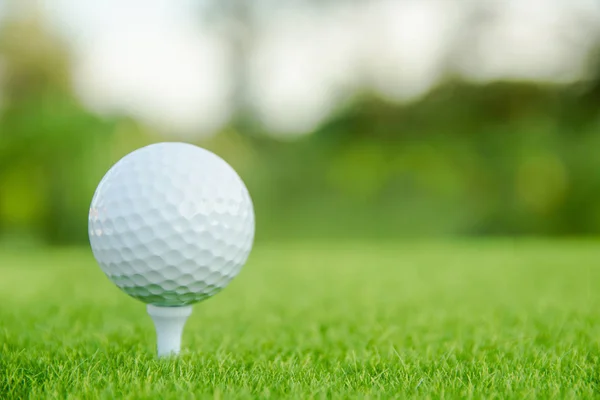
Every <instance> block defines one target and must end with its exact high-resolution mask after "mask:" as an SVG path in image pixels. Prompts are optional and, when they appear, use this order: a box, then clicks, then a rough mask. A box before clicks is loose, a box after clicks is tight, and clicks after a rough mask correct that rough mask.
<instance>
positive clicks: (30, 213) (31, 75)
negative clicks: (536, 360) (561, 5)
mask: <svg viewBox="0 0 600 400" xmlns="http://www.w3.org/2000/svg"><path fill="white" fill-rule="evenodd" d="M25 3H27V4H28V6H27V7H25V6H23V4H25ZM48 3H49V2H36V1H33V2H23V3H21V4H20V6H19V7H16V6H14V5H15V4H16V2H15V3H14V4H13V6H14V7H13V8H14V10H16V11H14V10H13V11H12V12H8V11H5V12H4V13H3V14H2V23H1V24H0V60H1V61H0V66H1V68H0V99H1V100H0V237H1V239H0V240H1V241H2V242H3V243H6V244H9V245H14V244H16V243H34V244H50V245H83V244H85V243H87V214H88V207H89V203H90V201H91V197H92V195H93V192H94V190H95V187H96V184H97V183H98V182H99V180H100V179H101V177H102V176H103V174H104V173H105V172H106V171H107V170H108V168H110V166H111V165H112V164H113V163H114V162H116V161H117V160H118V159H119V158H120V157H122V156H124V155H125V154H127V153H128V152H130V151H132V150H134V149H136V148H138V147H140V146H143V145H146V144H149V143H153V142H158V141H164V140H184V141H188V142H192V143H195V144H198V145H200V146H203V147H206V148H208V149H210V150H212V151H214V152H216V153H217V154H219V155H220V156H221V157H223V158H224V159H226V160H227V161H228V162H229V163H231V164H232V165H233V166H234V168H236V170H237V171H238V172H239V174H240V175H241V176H242V177H243V179H244V180H245V182H246V183H247V186H248V188H249V190H250V192H251V194H252V197H253V200H254V202H255V207H256V215H257V241H264V240H294V239H302V238H316V239H319V238H324V239H329V238H381V239H384V238H398V237H433V236H482V235H496V236H508V235H532V236H548V235H550V236H558V235H562V236H575V235H597V234H598V233H600V200H599V199H600V81H598V78H599V77H600V68H598V67H597V65H599V64H598V61H600V57H598V56H597V54H598V53H597V51H596V50H597V48H598V42H600V41H599V40H598V35H597V32H596V31H595V30H593V29H592V30H590V31H585V30H584V28H583V25H577V24H576V26H579V27H581V29H582V32H579V33H580V37H585V38H586V41H585V43H587V44H586V46H587V47H586V49H584V50H585V51H584V50H581V53H585V55H583V56H582V57H583V59H585V62H584V65H585V68H584V69H582V70H581V71H580V73H579V74H578V75H576V76H575V78H572V79H568V80H567V81H566V82H565V81H561V79H560V77H559V79H556V80H553V79H551V78H548V77H547V76H543V77H541V78H540V79H537V78H538V77H537V76H536V75H535V71H534V72H533V73H530V74H529V75H527V74H525V75H524V77H523V76H521V77H518V76H517V77H514V76H510V74H508V75H507V76H506V77H503V76H499V77H497V78H490V79H485V80H476V79H465V77H464V76H459V75H458V74H455V73H451V72H450V73H443V74H441V78H440V79H439V81H438V82H437V83H436V84H435V85H432V86H431V88H430V89H429V90H427V91H426V92H424V93H423V94H422V95H421V96H419V97H418V98H415V99H414V100H411V101H399V100H397V99H390V98H389V96H383V95H381V93H378V92H377V91H375V90H372V88H371V89H369V88H368V87H364V86H363V87H361V89H360V90H354V91H353V92H352V95H351V96H347V97H346V98H345V99H344V100H342V101H340V102H338V103H336V105H335V107H333V108H332V109H331V110H330V112H328V113H327V117H326V118H323V119H322V120H321V121H320V122H319V123H318V124H314V125H313V126H311V128H310V129H309V131H308V132H303V133H302V134H296V135H283V134H278V133H279V132H278V131H277V129H273V128H269V127H268V126H265V124H262V123H261V121H260V118H259V117H257V114H256V113H253V112H252V110H251V107H250V109H248V108H244V107H243V106H241V107H239V110H236V112H235V113H234V114H232V115H231V117H230V118H228V119H227V121H225V122H224V123H223V124H221V125H220V126H219V127H218V128H216V129H214V132H212V133H211V134H210V135H206V134H204V135H203V134H198V135H189V134H188V135H187V136H177V135H169V134H168V133H167V131H168V129H162V130H161V129H154V127H153V125H152V124H151V123H145V122H144V121H142V120H141V119H140V118H138V117H136V116H135V115H127V113H119V112H116V113H100V112H96V111H93V110H92V108H91V107H88V106H86V103H85V102H84V101H82V100H81V98H80V96H78V94H77V91H76V90H75V88H74V83H73V79H72V74H73V70H72V68H73V65H74V62H75V61H74V60H75V57H74V56H73V54H74V53H73V51H72V50H71V47H70V44H69V43H70V42H69V40H67V39H65V37H67V36H65V35H62V36H61V34H59V33H57V32H58V31H57V29H54V28H53V27H52V24H51V23H49V22H48V20H49V18H48V17H47V13H46V11H47V10H48ZM50 3H51V2H50ZM58 3H59V2H56V6H57V7H58ZM62 3H63V6H64V4H65V2H62ZM308 3H310V2H308ZM333 3H335V2H333ZM575 3H576V2H575ZM236 4H237V5H239V4H238V3H235V2H230V5H233V7H232V8H231V9H227V8H226V7H223V8H222V9H221V8H219V7H216V8H215V9H211V10H209V11H207V12H205V13H204V14H202V12H200V11H198V15H199V17H198V21H199V24H201V23H202V21H203V19H202V18H200V16H201V15H205V16H207V17H206V18H205V20H206V19H211V18H213V20H219V21H225V20H226V19H227V16H228V15H233V16H234V17H235V18H238V19H237V21H238V22H240V21H243V22H246V23H248V22H252V21H254V22H255V23H256V21H259V22H260V21H261V20H260V18H254V19H253V18H248V15H247V14H244V13H243V12H242V13H237V14H236V10H237V11H239V10H242V11H243V10H246V11H248V10H247V9H244V8H243V7H242V8H240V9H239V10H238V9H236V8H235V5H236ZM328 4H329V3H328ZM7 5H8V3H5V4H4V7H3V8H4V9H10V7H6V6H7ZM64 7H66V8H67V9H68V6H64ZM307 7H308V6H307ZM312 7H316V9H318V8H319V7H325V6H321V5H312ZM44 10H46V11H44ZM542 14H543V13H542ZM240 15H241V16H240ZM211 16H212V17H211ZM264 18H266V17H264ZM482 21H485V19H483V20H482ZM593 21H595V20H593ZM432 23H433V22H432ZM324 24H325V25H326V26H327V23H324ZM507 24H508V25H509V26H510V24H511V23H510V22H508V23H507ZM226 25H227V24H226V23H222V24H221V25H220V27H221V28H219V29H221V30H220V31H218V32H221V33H220V35H221V37H225V34H224V33H222V32H223V30H222V28H223V26H226ZM239 25H240V26H241V25H242V24H241V23H240V24H239ZM592 25H593V24H592ZM244 26H250V27H251V26H252V24H251V23H249V24H248V25H244ZM238 28H239V26H238ZM531 29H533V27H532V28H531ZM557 29H558V30H559V34H560V33H561V32H562V30H567V28H566V27H564V26H563V27H561V28H557ZM561 29H562V30H561ZM232 31H235V29H233V28H232ZM571 33H572V32H571ZM72 35H74V36H77V35H76V34H72ZM544 35H545V34H544V33H543V32H542V33H540V37H541V40H542V41H543V42H550V43H556V42H555V41H554V40H553V39H552V38H551V37H546V36H544ZM231 36H232V43H237V44H238V45H239V44H240V43H242V46H238V47H239V48H238V49H241V50H240V51H239V52H238V53H235V54H236V57H238V58H236V59H234V60H236V61H235V63H234V65H235V66H237V67H240V66H241V68H238V69H237V70H236V69H235V68H234V70H236V71H237V73H238V75H239V76H238V78H239V77H240V76H241V77H244V76H245V72H244V71H245V69H244V66H245V64H244V62H245V61H244V60H245V59H244V54H245V52H244V49H246V50H247V49H248V47H244V46H248V44H247V43H245V42H244V41H243V40H242V41H240V40H237V41H236V38H237V39H239V35H238V36H235V35H231ZM242 36H244V35H242ZM67 38H68V37H67ZM571 39H573V38H572V37H571ZM148 40H150V39H148ZM518 40H520V39H519V38H518ZM518 40H517V41H518ZM573 40H574V39H573ZM578 43H580V42H577V41H575V42H572V43H571V44H570V45H569V46H570V47H571V48H574V49H576V50H577V49H578V48H579V47H578V46H580V45H579V44H578ZM590 43H591V44H590ZM83 47H84V48H85V46H83ZM367 47H368V46H367ZM234 48H235V46H234ZM461 49H462V50H461V51H462V53H460V52H459V53H460V54H463V56H462V57H463V58H467V59H470V58H472V57H473V55H472V54H470V53H468V52H467V53H464V48H462V47H461ZM415 54H418V52H417V53H415ZM369 57H371V58H372V57H375V56H372V55H371V56H369ZM514 57H515V58H517V59H518V58H519V57H521V56H520V55H519V52H515V55H514ZM311 62H312V63H319V62H320V60H319V59H314V60H312V61H311ZM451 64H452V62H451ZM399 65H400V67H398V68H400V69H401V68H402V62H400V64H399ZM202 73H203V72H202V71H201V70H199V71H198V74H199V76H202ZM340 73H341V72H340ZM559 75H560V74H559ZM290 79H299V80H302V79H303V77H302V74H300V75H298V76H296V77H294V78H290ZM352 79H353V78H350V80H352ZM356 79H358V78H356ZM232 80H234V78H232ZM235 82H238V83H239V82H241V84H239V85H238V86H237V89H236V90H237V92H234V94H236V95H237V96H238V98H239V99H243V98H244V97H243V96H244V84H243V83H244V80H243V79H237V80H235ZM384 86H385V84H384ZM240 103H243V102H240ZM203 112H207V111H206V110H202V109H198V111H197V113H198V114H202V113H203ZM208 112H209V111H208Z"/></svg>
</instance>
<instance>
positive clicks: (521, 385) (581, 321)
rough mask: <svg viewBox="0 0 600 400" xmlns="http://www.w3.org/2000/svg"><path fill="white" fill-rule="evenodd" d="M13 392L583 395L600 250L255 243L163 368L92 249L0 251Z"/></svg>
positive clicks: (135, 313) (138, 308) (139, 310)
mask: <svg viewBox="0 0 600 400" xmlns="http://www.w3.org/2000/svg"><path fill="white" fill-rule="evenodd" d="M0 304H1V307H0V398H2V399H11V398H18V399H22V398H34V399H40V398H61V399H64V398H73V399H75V398H77V399H79V398H94V399H95V398H125V399H127V398H161V399H187V398H189V399H193V398H270V397H271V398H297V399H307V398H348V397H352V398H407V397H417V398H502V399H505V398H532V399H533V398H552V397H560V398H586V397H595V396H598V393H600V387H599V383H600V372H599V369H598V362H599V355H600V351H599V343H600V342H599V340H600V244H599V243H595V242H577V241H572V242H567V241H563V242H536V241H529V242H515V241H464V242H456V243H446V244H444V243H404V244H402V243H400V244H398V243H387V244H376V243H371V244H369V243H345V244H342V243H337V244H333V243H321V244H310V243H296V244H286V245H270V246H267V245H259V246H257V248H256V249H255V251H254V253H253V254H252V257H251V260H250V262H249V264H248V265H247V266H246V267H245V269H244V270H243V272H242V274H241V275H240V276H239V277H238V278H237V279H236V280H234V281H233V282H232V284H231V285H230V287H229V288H227V289H226V290H225V291H223V292H222V293H220V294H219V295H217V296H216V297H214V298H212V299H210V300H208V301H206V302H204V303H202V304H199V305H197V306H196V307H195V309H194V314H193V315H192V317H191V318H190V320H189V321H188V324H187V327H186V331H185V333H184V339H183V346H184V348H185V349H186V350H185V351H184V353H183V354H182V355H181V357H179V358H178V359H173V360H162V361H161V360H157V359H156V358H155V349H154V340H155V338H154V331H153V326H152V322H151V320H150V318H149V317H148V316H147V315H146V313H145V308H144V305H143V304H141V303H138V302H137V301H135V300H132V299H130V298H128V297H127V296H126V295H124V294H122V293H121V292H119V291H118V290H117V289H116V288H114V287H113V286H112V284H111V283H110V282H109V281H108V280H107V279H106V278H105V277H104V276H103V275H102V273H101V271H100V269H99V268H98V267H96V265H95V263H94V260H93V259H92V258H91V254H90V252H89V251H87V250H86V249H83V250H60V251H59V250H54V251H41V250H40V251H38V252H23V253H17V252H16V251H13V252H7V251H4V252H3V253H0Z"/></svg>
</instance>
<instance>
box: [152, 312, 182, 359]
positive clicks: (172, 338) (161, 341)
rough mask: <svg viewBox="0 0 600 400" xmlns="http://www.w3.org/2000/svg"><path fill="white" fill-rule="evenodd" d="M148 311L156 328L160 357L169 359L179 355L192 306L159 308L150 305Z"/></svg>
mask: <svg viewBox="0 0 600 400" xmlns="http://www.w3.org/2000/svg"><path fill="white" fill-rule="evenodd" d="M147 309H148V314H149V315H150V317H151V318H152V321H154V327H155V328H156V345H157V350H158V356H159V357H168V356H170V355H177V354H179V351H180V350H181V336H182V334H183V327H184V326H185V323H186V321H187V319H188V317H189V316H190V315H191V314H192V306H183V307H157V306H153V305H151V304H148V308H147Z"/></svg>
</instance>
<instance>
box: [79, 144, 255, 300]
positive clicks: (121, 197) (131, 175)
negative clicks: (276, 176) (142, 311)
mask: <svg viewBox="0 0 600 400" xmlns="http://www.w3.org/2000/svg"><path fill="white" fill-rule="evenodd" d="M89 238H90V244H91V247H92V251H93V254H94V257H95V258H96V260H97V261H98V264H99V265H100V267H101V268H102V270H103V271H104V273H105V274H106V275H107V276H108V278H109V279H110V280H111V281H112V282H113V283H115V284H116V285H117V286H118V287H119V288H120V289H121V290H123V291H124V292H125V293H127V294H128V295H130V296H132V297H134V298H136V299H139V300H141V301H143V302H144V303H147V304H152V305H155V306H184V305H190V304H193V303H196V302H199V301H201V300H204V299H206V298H208V297H210V296H212V295H214V294H216V293H218V292H219V291H221V290H222V289H223V288H225V287H226V286H227V285H228V284H229V282H230V281H231V280H232V279H233V278H234V277H235V276H236V275H237V274H238V273H239V271H240V269H241V268H242V266H243V265H244V263H245V262H246V260H247V258H248V256H249V254H250V250H251V248H252V244H253V240H254V210H253V206H252V200H251V199H250V196H249V194H248V190H247V189H246V186H245V185H244V183H243V182H242V180H241V179H240V177H239V176H238V174H237V173H236V172H235V171H234V170H233V168H232V167H231V166H230V165H229V164H227V163H226V162H225V161H224V160H223V159H221V158H220V157H218V156H217V155H215V154H213V153H211V152H210V151H208V150H205V149H202V148H199V147H197V146H194V145H191V144H185V143H157V144H153V145H150V146H146V147H143V148H141V149H138V150H136V151H134V152H132V153H130V154H128V155H127V156H125V157H124V158H122V159H121V160H120V161H118V162H117V163H116V164H115V165H114V166H113V167H112V168H111V169H110V170H109V171H108V172H107V174H106V175H105V176H104V178H103V179H102V180H101V182H100V184H99V185H98V188H97V189H96V192H95V194H94V197H93V200H92V204H91V207H90V214H89Z"/></svg>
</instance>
